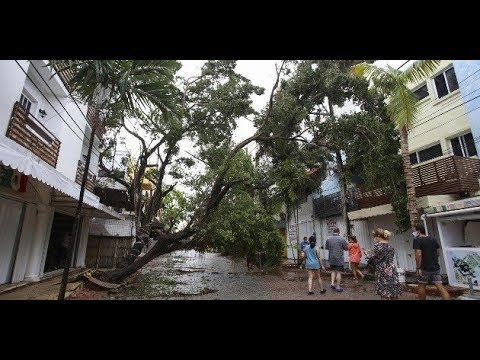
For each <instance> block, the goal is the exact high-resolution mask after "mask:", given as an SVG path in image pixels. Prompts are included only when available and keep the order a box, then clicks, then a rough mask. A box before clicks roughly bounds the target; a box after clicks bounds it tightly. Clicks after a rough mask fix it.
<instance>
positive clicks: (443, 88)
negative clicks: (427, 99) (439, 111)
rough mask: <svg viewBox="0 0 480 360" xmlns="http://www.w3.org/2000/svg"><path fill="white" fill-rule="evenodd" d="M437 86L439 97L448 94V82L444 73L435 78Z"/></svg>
mask: <svg viewBox="0 0 480 360" xmlns="http://www.w3.org/2000/svg"><path fill="white" fill-rule="evenodd" d="M435 86H436V88H437V93H438V98H439V99H440V98H442V97H444V96H445V95H447V94H448V89H447V84H446V83H445V77H444V76H443V73H441V74H440V75H438V76H437V77H436V78H435Z"/></svg>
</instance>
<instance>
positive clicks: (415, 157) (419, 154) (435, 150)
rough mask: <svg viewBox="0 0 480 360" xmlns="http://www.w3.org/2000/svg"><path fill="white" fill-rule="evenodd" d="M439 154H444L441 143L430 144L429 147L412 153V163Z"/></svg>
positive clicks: (429, 158) (432, 157) (433, 157)
mask: <svg viewBox="0 0 480 360" xmlns="http://www.w3.org/2000/svg"><path fill="white" fill-rule="evenodd" d="M439 156H442V147H441V146H440V144H436V145H433V146H430V147H429V148H426V149H423V150H420V151H416V152H414V153H413V154H410V163H411V164H412V165H413V164H418V163H421V162H424V161H427V160H431V159H435V158H436V157H439Z"/></svg>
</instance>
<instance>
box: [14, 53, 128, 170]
mask: <svg viewBox="0 0 480 360" xmlns="http://www.w3.org/2000/svg"><path fill="white" fill-rule="evenodd" d="M15 62H16V63H17V65H18V66H19V67H20V69H21V70H22V71H23V73H24V74H25V75H26V76H27V78H28V79H29V80H30V82H31V83H32V84H33V85H34V86H35V88H36V89H37V90H38V91H39V92H40V94H41V95H42V96H43V97H44V98H45V100H47V102H48V104H49V105H50V106H51V107H52V109H53V110H54V111H55V112H56V113H57V114H58V116H59V117H60V119H62V121H63V122H64V123H65V125H67V127H68V128H69V129H70V130H71V131H72V133H73V134H74V135H75V136H76V137H77V138H78V139H79V140H80V141H81V142H82V144H83V145H88V142H87V141H86V137H87V135H86V134H85V132H83V131H82V129H81V128H80V126H79V125H78V124H77V122H76V121H75V119H73V117H72V115H70V113H69V112H68V111H67V109H65V107H64V106H63V104H62V102H61V101H60V99H59V98H58V97H57V96H56V95H55V93H54V92H53V90H52V89H51V87H50V86H49V85H48V83H47V82H46V80H45V79H44V78H43V76H42V75H41V74H40V73H39V71H38V69H37V68H36V67H35V65H34V64H33V63H32V62H31V61H29V63H30V65H32V67H33V68H34V69H35V71H36V72H37V73H38V74H39V76H40V78H41V79H42V80H43V81H44V82H45V84H46V85H47V87H48V88H49V90H50V91H51V92H52V94H53V96H54V97H55V98H56V99H57V101H58V102H59V103H60V105H61V106H62V107H63V109H64V110H65V112H66V113H67V114H68V116H70V118H71V119H72V121H73V122H74V124H75V125H76V126H77V128H78V129H79V130H80V132H81V133H82V135H84V138H83V139H82V138H80V136H79V135H78V134H77V133H76V132H75V131H74V130H73V129H72V127H71V126H70V125H69V124H68V123H67V122H66V120H65V119H64V118H63V117H62V116H61V115H60V113H59V112H58V110H57V109H56V108H55V106H53V104H52V103H51V102H50V100H48V98H47V97H46V96H45V94H44V93H43V91H42V90H41V89H40V88H39V87H38V86H37V84H36V83H35V82H34V81H33V79H32V78H31V77H30V76H29V75H28V73H27V72H26V71H25V70H24V69H23V67H22V66H21V65H20V64H19V63H18V61H17V60H15ZM67 91H68V89H67ZM69 94H70V93H69ZM70 96H71V94H70ZM72 99H73V97H72ZM73 100H74V102H75V104H76V105H77V107H78V104H77V103H76V101H75V99H73ZM78 108H79V107H78ZM79 110H80V112H81V113H82V115H83V116H84V117H85V115H84V114H83V112H82V111H81V109H80V108H79ZM85 119H87V118H86V117H85ZM92 135H93V134H92ZM92 152H94V151H93V149H92ZM94 154H95V155H97V156H98V157H100V152H99V151H98V150H97V152H94ZM114 161H115V162H116V163H117V165H118V166H121V165H120V164H119V163H118V162H117V161H116V160H115V159H114Z"/></svg>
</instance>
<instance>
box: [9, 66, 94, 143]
mask: <svg viewBox="0 0 480 360" xmlns="http://www.w3.org/2000/svg"><path fill="white" fill-rule="evenodd" d="M15 62H16V63H17V65H18V66H19V67H20V69H21V70H22V71H23V73H24V74H25V75H26V76H27V78H28V79H29V80H30V82H31V83H32V84H33V85H34V86H35V88H36V89H37V90H38V91H39V92H40V94H41V95H42V96H43V97H44V98H45V100H47V102H48V104H49V105H50V106H51V107H52V109H53V110H55V112H56V113H57V115H58V116H59V117H60V119H62V121H63V122H64V123H65V125H67V126H68V128H69V129H70V130H71V131H72V133H73V134H74V135H75V136H76V137H77V138H78V139H79V140H80V141H81V142H82V144H86V143H85V142H84V139H82V138H80V136H79V135H78V134H77V133H76V132H75V130H73V129H72V127H71V126H70V125H69V124H68V123H67V122H66V121H65V119H64V118H63V117H62V115H60V113H59V112H58V110H57V109H56V108H55V106H53V104H52V103H51V102H50V100H48V98H47V97H46V96H45V94H44V93H43V92H42V90H40V88H39V87H38V86H37V84H35V82H34V81H33V80H32V78H31V77H30V76H29V75H28V74H27V72H26V71H25V70H24V69H23V67H22V66H21V65H20V64H19V62H18V61H17V60H15ZM75 124H76V125H77V127H78V124H77V123H75ZM82 134H83V135H85V133H84V132H83V131H82Z"/></svg>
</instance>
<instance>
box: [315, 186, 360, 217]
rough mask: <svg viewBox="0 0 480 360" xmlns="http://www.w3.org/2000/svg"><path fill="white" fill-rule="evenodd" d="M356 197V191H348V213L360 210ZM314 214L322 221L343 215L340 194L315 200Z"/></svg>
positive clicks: (323, 196)
mask: <svg viewBox="0 0 480 360" xmlns="http://www.w3.org/2000/svg"><path fill="white" fill-rule="evenodd" d="M355 195H356V193H355V190H354V189H349V190H348V191H347V205H348V211H354V210H357V209H358V204H357V201H356V196H355ZM313 213H314V214H315V216H316V217H318V218H320V219H322V218H327V217H330V216H334V215H339V214H341V213H342V203H341V197H340V192H336V193H333V194H329V195H322V196H320V197H318V198H316V199H313Z"/></svg>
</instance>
